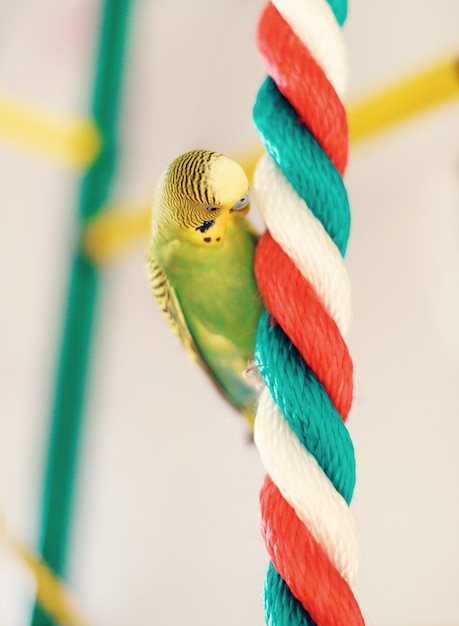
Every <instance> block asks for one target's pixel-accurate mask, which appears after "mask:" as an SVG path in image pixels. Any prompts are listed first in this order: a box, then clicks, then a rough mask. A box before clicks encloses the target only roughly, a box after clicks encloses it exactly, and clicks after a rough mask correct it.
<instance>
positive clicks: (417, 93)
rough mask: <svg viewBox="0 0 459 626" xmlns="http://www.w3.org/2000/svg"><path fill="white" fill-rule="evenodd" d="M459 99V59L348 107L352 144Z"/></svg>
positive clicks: (445, 62) (438, 65) (433, 68)
mask: <svg viewBox="0 0 459 626" xmlns="http://www.w3.org/2000/svg"><path fill="white" fill-rule="evenodd" d="M457 96H459V57H456V58H454V59H450V60H448V61H444V62H442V63H439V64H437V65H435V66H433V67H431V68H429V69H427V70H425V71H423V72H421V73H419V74H416V75H415V76H412V77H411V78H408V79H406V80H404V81H401V82H399V83H397V84H395V85H393V86H391V87H388V88H387V89H384V90H381V91H379V92H377V93H375V94H373V95H371V96H370V97H368V98H366V99H364V100H362V101H360V102H356V103H355V104H350V105H349V106H348V121H349V133H350V140H351V142H352V143H356V142H357V141H361V140H362V139H366V138H367V137H369V136H370V135H373V134H375V133H378V132H380V131H382V130H385V129H386V128H388V127H390V126H393V125H394V124H396V123H398V122H401V121H403V120H405V119H407V118H409V117H411V116H413V115H416V114H418V113H421V112H423V111H426V110H428V109H430V108H432V107H434V106H436V105H439V104H442V103H443V102H446V101H448V100H450V99H451V98H454V97H457Z"/></svg>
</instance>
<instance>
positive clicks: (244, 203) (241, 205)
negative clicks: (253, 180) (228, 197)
mask: <svg viewBox="0 0 459 626" xmlns="http://www.w3.org/2000/svg"><path fill="white" fill-rule="evenodd" d="M248 204H249V192H247V193H246V194H245V196H243V197H242V198H240V200H238V201H237V202H236V204H235V205H234V206H233V209H235V210H236V211H237V210H238V209H243V208H244V207H246V206H247V205H248Z"/></svg>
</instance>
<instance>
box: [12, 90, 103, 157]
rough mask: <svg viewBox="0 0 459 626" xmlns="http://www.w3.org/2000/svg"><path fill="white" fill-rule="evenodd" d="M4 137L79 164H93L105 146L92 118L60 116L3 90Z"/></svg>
mask: <svg viewBox="0 0 459 626" xmlns="http://www.w3.org/2000/svg"><path fill="white" fill-rule="evenodd" d="M0 138H4V139H6V140H9V141H15V142H18V143H20V144H22V145H23V146H25V147H27V148H32V149H33V150H37V151H39V152H44V153H47V154H49V155H50V156H52V157H54V158H56V159H58V160H60V161H64V162H66V163H67V164H70V165H72V166H76V167H79V168H84V167H87V166H88V165H90V164H91V163H92V162H93V161H94V159H95V157H96V156H97V154H98V153H99V150H100V147H101V138H100V135H99V132H98V131H97V129H96V128H95V126H94V124H92V123H91V121H90V120H82V119H71V118H64V117H59V116H58V115H53V114H51V113H49V112H46V111H43V110H41V109H40V108H39V107H34V106H32V105H27V104H25V103H23V102H19V101H16V100H14V99H13V98H11V97H9V96H5V95H1V94H0Z"/></svg>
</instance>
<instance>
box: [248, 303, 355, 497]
mask: <svg viewBox="0 0 459 626" xmlns="http://www.w3.org/2000/svg"><path fill="white" fill-rule="evenodd" d="M255 359H256V362H257V367H258V370H259V372H260V374H261V376H262V377H263V381H264V383H265V385H266V386H267V387H268V389H269V391H270V393H271V395H272V397H273V399H274V401H275V403H276V404H277V405H278V406H279V408H280V410H281V412H282V414H283V416H284V417H285V419H286V420H287V422H288V423H289V425H290V427H291V429H292V430H293V432H294V433H295V434H296V436H297V437H298V439H299V440H300V442H301V443H302V444H303V445H304V447H305V448H306V449H307V450H308V451H309V452H310V453H311V454H312V455H313V456H314V457H315V458H316V460H317V462H318V463H319V465H320V466H321V468H322V469H323V470H324V472H325V474H326V475H327V477H328V478H329V480H330V481H331V483H332V484H333V486H334V487H335V489H336V490H337V491H339V493H340V494H341V495H342V496H343V498H344V499H345V500H346V502H347V503H348V504H349V503H350V501H351V499H352V494H353V492H354V486H355V457H354V446H353V444H352V440H351V437H350V435H349V433H348V430H347V428H346V426H345V424H344V422H343V420H342V418H341V416H340V414H339V413H338V411H337V410H336V409H335V407H334V406H333V403H332V401H331V400H330V398H329V396H328V394H327V392H326V391H325V389H324V387H323V386H322V384H321V383H320V382H319V381H318V380H317V377H316V375H315V374H314V372H313V371H312V370H311V369H310V368H309V367H308V366H307V365H306V363H305V362H304V361H303V359H302V358H301V355H300V354H299V352H298V350H297V349H296V348H295V346H294V345H293V344H292V342H291V341H290V339H289V338H288V337H287V335H286V334H285V333H284V331H283V330H282V328H281V327H280V326H279V324H276V323H275V322H274V321H272V320H270V316H269V313H268V312H267V311H266V310H265V311H264V312H263V313H262V315H261V317H260V321H259V324H258V329H257V336H256V348H255Z"/></svg>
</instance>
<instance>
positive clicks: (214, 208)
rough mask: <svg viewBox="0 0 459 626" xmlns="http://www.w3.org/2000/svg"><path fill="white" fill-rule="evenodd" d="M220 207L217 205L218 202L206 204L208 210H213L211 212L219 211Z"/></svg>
mask: <svg viewBox="0 0 459 626" xmlns="http://www.w3.org/2000/svg"><path fill="white" fill-rule="evenodd" d="M219 208H220V207H219V206H217V205H216V204H208V205H207V206H206V209H207V210H208V211H211V212H213V211H218V209H219Z"/></svg>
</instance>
